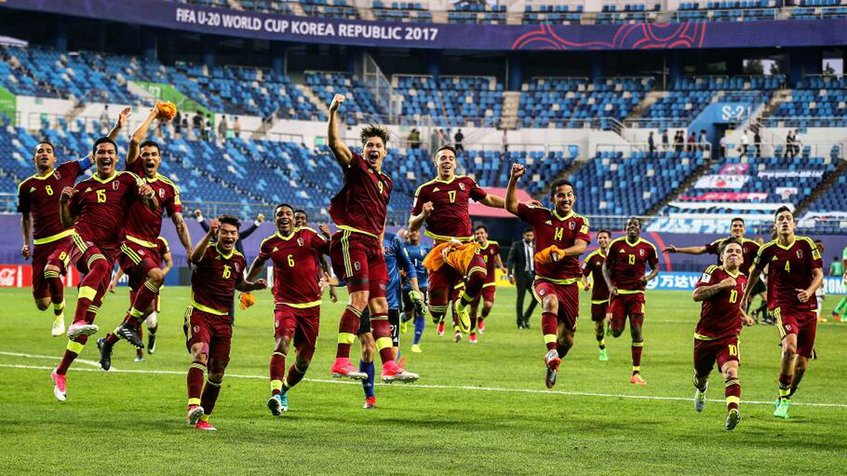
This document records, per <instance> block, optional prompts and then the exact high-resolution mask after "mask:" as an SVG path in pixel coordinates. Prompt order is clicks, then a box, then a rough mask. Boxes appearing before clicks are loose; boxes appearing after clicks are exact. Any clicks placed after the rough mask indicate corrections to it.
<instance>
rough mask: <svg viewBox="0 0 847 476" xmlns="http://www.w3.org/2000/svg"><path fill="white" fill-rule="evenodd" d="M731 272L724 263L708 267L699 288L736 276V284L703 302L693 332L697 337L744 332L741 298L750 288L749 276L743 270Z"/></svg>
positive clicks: (714, 337) (713, 336)
mask: <svg viewBox="0 0 847 476" xmlns="http://www.w3.org/2000/svg"><path fill="white" fill-rule="evenodd" d="M740 271H741V270H740V269H739V272H737V273H735V274H731V273H730V272H729V271H727V270H725V269H724V268H723V267H722V266H709V267H708V268H706V271H704V272H703V275H702V276H701V277H700V280H699V281H697V287H698V288H701V287H704V286H714V285H716V284H718V283H720V282H721V281H723V280H724V279H726V278H735V287H734V288H729V289H722V290H720V292H718V293H717V294H714V295H712V297H710V298H709V299H706V300H704V301H703V302H702V307H701V308H700V321H698V322H697V328H696V329H695V331H694V338H695V339H699V340H715V339H722V338H724V337H734V336H737V335H738V333H739V332H740V331H741V298H743V297H744V291H745V290H746V289H747V277H746V276H744V274H742V273H741V272H740Z"/></svg>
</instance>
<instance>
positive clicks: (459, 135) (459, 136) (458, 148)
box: [453, 129, 465, 153]
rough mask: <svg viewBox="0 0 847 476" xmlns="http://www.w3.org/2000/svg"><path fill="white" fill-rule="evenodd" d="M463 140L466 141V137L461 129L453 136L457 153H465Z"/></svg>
mask: <svg viewBox="0 0 847 476" xmlns="http://www.w3.org/2000/svg"><path fill="white" fill-rule="evenodd" d="M463 140H465V135H464V134H462V130H461V129H459V130H457V131H456V135H454V136H453V143H454V147H455V148H456V152H457V153H462V152H464V151H465V147H464V146H463V145H462V141H463Z"/></svg>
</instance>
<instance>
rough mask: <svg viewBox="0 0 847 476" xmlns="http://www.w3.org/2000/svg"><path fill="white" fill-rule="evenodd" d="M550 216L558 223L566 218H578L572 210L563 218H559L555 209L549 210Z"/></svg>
mask: <svg viewBox="0 0 847 476" xmlns="http://www.w3.org/2000/svg"><path fill="white" fill-rule="evenodd" d="M550 214H552V215H553V218H555V219H557V220H559V221H562V220H567V219H568V218H571V217H573V216H574V215H576V216H579V215H577V214H576V212H575V211H573V210H571V211H569V212H568V214H567V215H565V216H561V215H559V212H557V211H556V208H555V207H554V208H551V209H550Z"/></svg>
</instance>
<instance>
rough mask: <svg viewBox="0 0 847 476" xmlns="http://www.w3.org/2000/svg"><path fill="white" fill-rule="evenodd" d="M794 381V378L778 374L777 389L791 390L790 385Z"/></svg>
mask: <svg viewBox="0 0 847 476" xmlns="http://www.w3.org/2000/svg"><path fill="white" fill-rule="evenodd" d="M793 381H794V376H793V375H789V374H784V373H781V372H780V374H779V388H781V389H785V390H787V389H789V388H791V383H792V382H793Z"/></svg>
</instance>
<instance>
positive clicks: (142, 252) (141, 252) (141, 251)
mask: <svg viewBox="0 0 847 476" xmlns="http://www.w3.org/2000/svg"><path fill="white" fill-rule="evenodd" d="M138 254H139V255H141V256H144V255H145V254H146V253H144V250H138Z"/></svg>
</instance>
